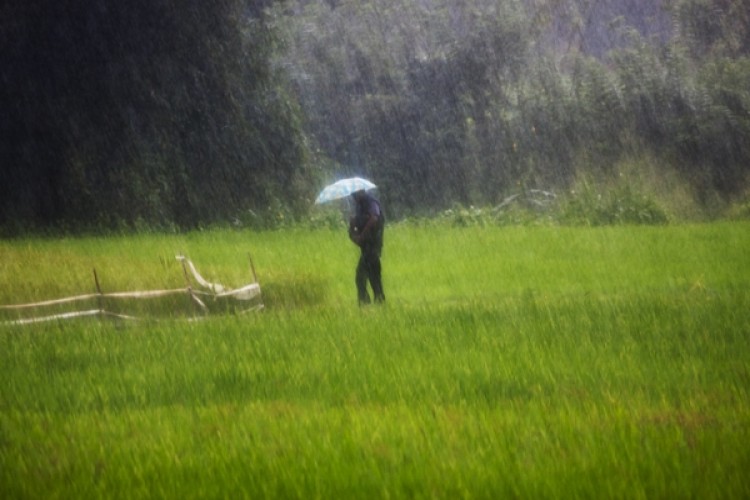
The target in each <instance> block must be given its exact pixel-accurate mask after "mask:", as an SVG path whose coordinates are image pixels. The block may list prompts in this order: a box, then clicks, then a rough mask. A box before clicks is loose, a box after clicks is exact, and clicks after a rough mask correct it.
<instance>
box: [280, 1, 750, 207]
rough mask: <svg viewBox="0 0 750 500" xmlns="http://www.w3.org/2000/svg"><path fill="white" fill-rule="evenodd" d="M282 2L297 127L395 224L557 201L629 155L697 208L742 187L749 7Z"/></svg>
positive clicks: (285, 59)
mask: <svg viewBox="0 0 750 500" xmlns="http://www.w3.org/2000/svg"><path fill="white" fill-rule="evenodd" d="M291 3H292V4H293V5H294V6H293V7H289V6H288V5H287V7H286V10H285V13H286V17H285V18H284V26H285V30H286V34H287V36H288V39H289V50H288V51H287V52H285V53H284V54H283V55H282V56H281V62H282V63H283V64H285V65H286V66H287V67H289V68H290V69H291V75H292V78H293V81H294V83H295V89H296V92H297V95H298V96H299V98H300V102H301V103H302V107H303V109H304V110H305V115H306V117H307V129H308V131H309V133H310V134H311V135H312V136H313V137H314V138H315V140H316V143H317V144H319V145H320V148H321V150H322V151H323V153H324V155H325V156H327V157H330V158H332V159H333V160H335V162H336V163H338V164H341V165H344V166H345V167H344V168H342V170H343V171H346V170H349V171H361V172H364V173H366V174H368V175H371V176H373V177H374V178H376V179H378V181H379V182H380V183H381V184H382V185H383V187H384V189H383V190H382V194H383V197H384V198H386V199H387V201H388V202H389V203H388V205H389V206H390V207H391V210H392V211H397V212H405V213H408V212H413V211H415V210H420V209H436V208H438V209H439V208H445V207H446V205H449V204H451V203H454V202H460V203H462V204H464V205H467V204H469V203H474V204H490V205H492V204H496V203H498V202H500V201H501V200H502V199H504V198H505V197H506V196H508V195H510V194H512V193H513V192H517V191H519V190H527V189H531V188H541V189H548V190H549V189H556V190H558V191H559V192H562V191H564V190H565V189H564V188H567V187H569V186H570V184H571V183H572V182H574V180H575V179H576V177H577V176H578V175H580V173H581V171H584V172H585V173H586V174H587V175H594V176H605V177H606V176H612V175H613V174H618V172H617V170H618V164H619V163H620V162H622V161H629V159H631V158H633V157H640V156H643V155H653V156H654V157H656V158H657V161H658V163H659V164H660V165H661V168H662V169H663V170H664V172H665V174H666V173H667V172H670V171H672V170H677V172H678V174H679V176H680V178H681V179H684V180H686V181H687V182H688V183H689V184H690V185H691V186H692V187H693V189H694V190H695V193H694V194H695V195H696V197H697V198H698V200H699V201H703V202H705V201H706V200H708V198H710V196H713V195H715V194H717V193H718V195H719V196H723V197H731V196H732V195H735V194H737V193H740V192H741V191H742V190H743V189H744V187H745V185H746V182H747V172H748V164H749V162H750V146H749V145H750V141H748V138H750V94H748V92H747V82H748V81H750V59H749V58H748V56H750V50H749V49H750V47H749V46H748V42H747V40H749V39H750V14H748V12H750V4H749V3H748V2H747V1H746V0H735V1H709V0H680V1H671V2H669V1H660V2H653V1H651V0H649V1H634V2H624V1H608V2H592V1H587V0H565V1H564V0H546V1H545V0H533V1H532V0H516V1H503V2H499V1H495V0H475V1H472V2H468V3H465V4H456V2H451V1H447V0H432V1H429V2H406V1H402V2H378V1H372V2H365V3H362V2H356V1H348V0H341V1H336V2H330V1H323V0H312V1H310V0H299V1H298V2H291Z"/></svg>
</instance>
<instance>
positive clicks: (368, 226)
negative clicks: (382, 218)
mask: <svg viewBox="0 0 750 500" xmlns="http://www.w3.org/2000/svg"><path fill="white" fill-rule="evenodd" d="M377 223H378V216H377V215H373V214H370V216H369V217H368V218H367V222H366V223H365V227H363V228H362V231H360V232H359V234H358V235H357V236H356V238H357V241H355V243H357V244H358V245H361V244H362V243H363V242H364V241H365V238H366V237H367V234H368V233H369V232H370V231H371V230H372V228H373V227H375V225H376V224H377Z"/></svg>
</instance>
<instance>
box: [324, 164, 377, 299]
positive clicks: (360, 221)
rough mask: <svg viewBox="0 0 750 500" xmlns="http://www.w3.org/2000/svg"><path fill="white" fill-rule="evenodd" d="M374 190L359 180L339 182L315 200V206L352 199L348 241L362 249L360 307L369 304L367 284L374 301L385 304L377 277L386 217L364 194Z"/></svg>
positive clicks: (367, 183)
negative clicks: (353, 206) (352, 213)
mask: <svg viewBox="0 0 750 500" xmlns="http://www.w3.org/2000/svg"><path fill="white" fill-rule="evenodd" d="M376 187H377V186H375V184H373V183H372V182H370V181H368V180H367V179H362V178H361V177H351V178H349V179H341V180H339V181H336V182H334V183H333V184H331V185H329V186H326V187H325V189H323V191H321V192H320V194H318V197H317V199H316V200H315V204H320V203H328V202H329V201H333V200H338V199H341V198H347V197H351V199H353V200H354V204H355V213H354V216H353V217H352V218H351V219H350V220H349V238H350V239H351V240H352V241H353V242H354V244H356V245H357V246H358V247H359V248H360V250H361V255H360V257H359V263H358V264H357V274H356V279H355V281H356V283H357V295H358V297H359V303H360V305H362V304H369V303H370V295H369V293H368V292H367V282H368V281H369V282H370V286H371V287H372V293H373V294H374V296H375V302H384V301H385V294H383V281H382V278H381V275H380V252H381V251H382V250H383V230H384V228H385V214H383V209H382V207H381V206H380V202H379V201H378V200H377V199H375V198H374V197H373V196H372V195H370V194H369V193H367V190H369V189H375V188H376Z"/></svg>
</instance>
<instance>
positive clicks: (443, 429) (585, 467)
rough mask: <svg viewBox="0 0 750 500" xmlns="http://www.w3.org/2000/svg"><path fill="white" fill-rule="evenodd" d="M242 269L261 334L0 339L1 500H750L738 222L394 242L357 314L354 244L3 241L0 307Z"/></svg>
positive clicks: (748, 245) (409, 232)
mask: <svg viewBox="0 0 750 500" xmlns="http://www.w3.org/2000/svg"><path fill="white" fill-rule="evenodd" d="M248 252H249V253H250V254H251V255H252V258H253V261H254V263H255V267H256V269H257V271H258V278H259V281H260V283H261V286H262V288H263V294H264V300H265V304H266V309H265V311H263V312H260V313H254V314H245V315H234V314H227V315H217V316H210V317H208V318H204V319H202V320H201V321H189V320H188V319H190V317H191V313H190V312H189V308H188V307H187V306H185V308H184V309H185V310H181V311H179V314H176V313H175V311H172V310H170V309H168V308H164V307H161V308H157V309H155V310H154V311H153V314H151V315H149V316H148V317H147V318H145V319H144V320H142V321H137V322H121V321H114V320H103V321H102V320H99V319H94V318H87V319H78V320H69V321H65V322H51V323H44V324H36V325H25V326H19V325H9V324H5V325H0V374H1V375H2V384H0V492H2V493H1V494H0V496H2V497H3V498H97V497H107V498H112V497H115V498H143V497H157V498H158V497H165V498H212V497H221V498H239V497H245V498H264V497H280V498H287V497H288V498H316V497H317V498H357V497H388V498H393V497H396V498H403V497H406V498H425V497H430V498H493V499H494V498H507V497H520V498H571V497H592V498H594V497H595V498H600V497H604V498H613V497H614V498H686V497H691V498H747V497H750V479H748V475H747V472H746V471H747V470H750V394H749V392H750V258H749V257H748V256H749V255H750V224H748V223H746V222H735V223H716V224H706V225H676V226H666V227H616V228H613V227H609V228H562V227H507V228H478V227H469V228H450V227H444V228H441V227H411V226H407V225H401V226H399V225H394V226H392V227H390V228H389V229H388V230H387V233H386V248H385V255H384V260H383V266H384V282H385V286H386V294H387V297H388V302H387V304H386V305H385V306H383V307H376V306H373V307H368V308H364V309H360V308H358V307H357V305H356V294H355V290H354V283H353V274H354V266H355V264H356V259H357V253H356V250H355V249H354V247H353V246H352V245H351V244H350V243H349V242H348V241H347V238H346V235H345V234H344V231H338V232H337V231H331V230H327V229H326V230H323V229H319V230H303V229H296V230H292V229H290V230H283V231H269V232H261V233H251V232H231V231H209V232H202V233H192V234H188V235H180V236H157V235H143V236H131V237H121V238H80V239H68V240H41V239H40V240H12V241H2V242H0V283H2V285H1V287H0V304H10V303H20V302H26V301H32V300H43V299H49V298H57V297H62V296H65V295H75V294H79V293H90V292H93V291H94V284H93V283H94V282H93V278H92V268H96V270H97V273H98V275H99V279H100V281H101V283H102V287H103V288H104V289H105V290H107V291H125V290H136V289H148V288H164V287H171V286H182V284H183V276H182V271H181V268H180V267H179V264H178V263H177V262H176V261H175V260H174V255H175V254H176V253H185V254H187V255H189V256H190V257H191V258H192V259H193V260H194V261H195V263H196V265H197V266H198V267H199V269H200V270H201V272H202V274H204V276H206V277H207V278H209V279H214V280H217V281H221V282H222V283H225V284H227V285H230V286H240V285H242V284H244V283H247V282H248V280H249V279H250V273H249V266H248V259H247V254H248ZM182 305H185V304H182ZM182 305H180V304H178V305H177V306H176V307H177V308H178V309H179V308H180V307H182ZM140 307H142V306H140ZM173 313H175V314H173ZM13 318H14V316H13V315H12V314H9V313H7V312H6V313H4V316H3V317H0V320H8V319H13Z"/></svg>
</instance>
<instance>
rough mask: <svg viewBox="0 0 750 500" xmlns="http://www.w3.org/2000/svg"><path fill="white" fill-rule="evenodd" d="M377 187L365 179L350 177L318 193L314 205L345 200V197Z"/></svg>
mask: <svg viewBox="0 0 750 500" xmlns="http://www.w3.org/2000/svg"><path fill="white" fill-rule="evenodd" d="M376 187H377V186H376V185H375V184H373V183H372V182H370V181H368V180H367V179H362V178H361V177H350V178H349V179H341V180H340V181H336V182H334V183H333V184H331V185H329V186H326V187H325V188H324V189H323V191H321V192H320V194H319V195H318V197H317V198H316V199H315V204H320V203H326V202H329V201H333V200H338V199H340V198H346V197H347V196H349V195H351V194H352V193H355V192H357V191H362V190H365V191H366V190H368V189H374V188H376Z"/></svg>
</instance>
